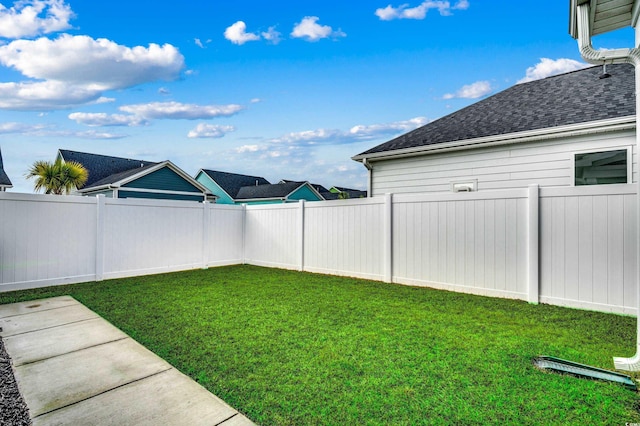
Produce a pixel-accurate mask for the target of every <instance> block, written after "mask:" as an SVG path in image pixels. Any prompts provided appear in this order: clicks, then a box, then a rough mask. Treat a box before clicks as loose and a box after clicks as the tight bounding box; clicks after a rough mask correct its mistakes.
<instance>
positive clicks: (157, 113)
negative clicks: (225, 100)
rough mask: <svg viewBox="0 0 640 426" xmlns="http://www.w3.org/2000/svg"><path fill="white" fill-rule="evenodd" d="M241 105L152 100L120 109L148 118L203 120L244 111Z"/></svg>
mask: <svg viewBox="0 0 640 426" xmlns="http://www.w3.org/2000/svg"><path fill="white" fill-rule="evenodd" d="M243 109H244V108H243V107H242V106H241V105H236V104H229V105H196V104H183V103H180V102H151V103H148V104H135V105H123V106H121V107H120V111H123V112H127V113H129V114H134V115H137V116H139V117H143V118H146V119H184V120H201V119H208V118H216V117H228V116H231V115H234V114H237V113H238V112H240V111H242V110H243Z"/></svg>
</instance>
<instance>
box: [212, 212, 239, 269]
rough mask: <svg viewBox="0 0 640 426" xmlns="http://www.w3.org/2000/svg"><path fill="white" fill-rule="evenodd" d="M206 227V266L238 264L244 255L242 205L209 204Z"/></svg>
mask: <svg viewBox="0 0 640 426" xmlns="http://www.w3.org/2000/svg"><path fill="white" fill-rule="evenodd" d="M207 211H208V214H209V223H208V225H207V227H206V232H207V236H206V240H205V244H207V247H206V248H205V249H206V266H221V265H237V264H239V263H242V257H243V253H242V251H243V245H242V244H243V221H244V209H243V208H242V206H232V205H222V204H221V205H215V204H209V205H208V208H207Z"/></svg>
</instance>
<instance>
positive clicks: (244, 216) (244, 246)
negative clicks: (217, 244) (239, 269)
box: [242, 204, 247, 265]
mask: <svg viewBox="0 0 640 426" xmlns="http://www.w3.org/2000/svg"><path fill="white" fill-rule="evenodd" d="M242 264H243V265H246V264H247V205H246V204H243V205H242Z"/></svg>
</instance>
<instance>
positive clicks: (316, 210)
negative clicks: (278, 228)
mask: <svg viewBox="0 0 640 426" xmlns="http://www.w3.org/2000/svg"><path fill="white" fill-rule="evenodd" d="M383 206H384V199H383V198H369V199H362V200H339V201H326V202H320V203H305V213H304V269H305V271H310V272H320V273H325V274H334V275H345V276H353V277H361V278H368V279H376V280H382V279H383V274H384V265H383V238H384V237H383V235H382V230H383V228H384V224H383V220H384V212H383Z"/></svg>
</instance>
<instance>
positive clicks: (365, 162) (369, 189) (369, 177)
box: [362, 157, 373, 197]
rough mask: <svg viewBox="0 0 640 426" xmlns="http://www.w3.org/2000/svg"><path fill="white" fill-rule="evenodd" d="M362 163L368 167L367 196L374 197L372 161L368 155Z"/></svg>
mask: <svg viewBox="0 0 640 426" xmlns="http://www.w3.org/2000/svg"><path fill="white" fill-rule="evenodd" d="M362 164H363V165H364V166H365V167H366V168H367V197H373V194H372V193H371V187H372V183H373V180H372V179H373V175H372V173H371V171H372V170H373V167H372V166H371V163H369V162H368V161H367V158H366V157H365V158H363V159H362Z"/></svg>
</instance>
